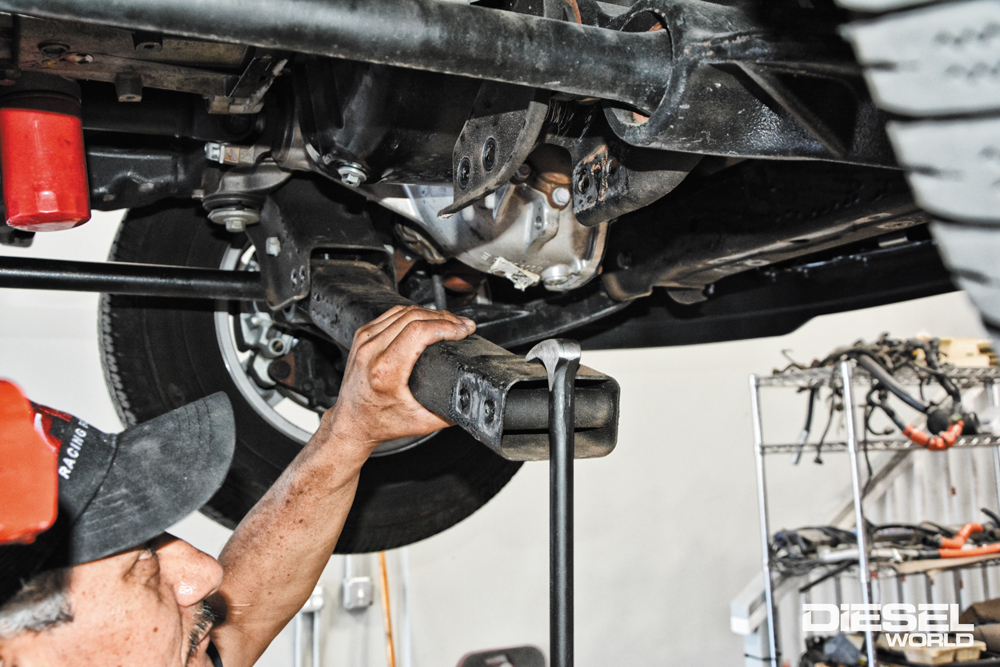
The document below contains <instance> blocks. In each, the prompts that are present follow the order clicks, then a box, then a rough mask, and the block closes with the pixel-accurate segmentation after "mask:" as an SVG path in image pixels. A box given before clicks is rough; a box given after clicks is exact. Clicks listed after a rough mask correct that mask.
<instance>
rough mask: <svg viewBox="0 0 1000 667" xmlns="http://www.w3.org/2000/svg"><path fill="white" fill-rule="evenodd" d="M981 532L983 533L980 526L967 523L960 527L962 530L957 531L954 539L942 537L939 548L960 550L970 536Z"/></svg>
mask: <svg viewBox="0 0 1000 667" xmlns="http://www.w3.org/2000/svg"><path fill="white" fill-rule="evenodd" d="M981 532H983V526H982V524H978V523H967V524H965V525H964V526H962V529H961V530H960V531H958V534H957V535H956V536H955V537H942V538H941V546H942V547H945V548H948V549H960V548H961V547H962V545H963V544H965V542H966V541H967V540H968V539H969V536H970V535H972V534H973V533H981Z"/></svg>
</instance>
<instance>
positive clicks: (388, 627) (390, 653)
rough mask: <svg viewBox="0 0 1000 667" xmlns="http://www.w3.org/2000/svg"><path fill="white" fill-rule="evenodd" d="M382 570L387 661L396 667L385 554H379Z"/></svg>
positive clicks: (382, 552)
mask: <svg viewBox="0 0 1000 667" xmlns="http://www.w3.org/2000/svg"><path fill="white" fill-rule="evenodd" d="M378 563H379V568H380V569H381V570H382V624H383V625H384V626H385V659H386V664H387V665H388V666H389V667H396V650H395V649H394V648H393V646H392V613H391V612H390V611H389V572H388V570H387V569H386V567H385V552H384V551H380V552H378Z"/></svg>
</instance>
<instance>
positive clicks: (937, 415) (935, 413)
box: [776, 334, 977, 463]
mask: <svg viewBox="0 0 1000 667" xmlns="http://www.w3.org/2000/svg"><path fill="white" fill-rule="evenodd" d="M939 350H940V340H939V339H937V338H933V339H930V340H921V339H915V338H909V339H895V338H890V337H889V336H888V335H887V334H883V335H882V336H880V337H879V338H878V339H877V340H876V341H874V342H873V343H865V342H864V341H858V342H856V343H854V344H853V345H850V346H848V347H844V348H839V349H837V350H835V351H834V352H833V353H831V354H830V355H828V356H827V357H826V358H824V359H819V360H816V361H814V362H813V363H812V365H811V366H809V367H807V366H803V365H802V364H799V363H796V362H795V361H792V363H790V364H789V365H788V366H787V367H785V368H784V369H781V370H779V371H776V373H779V374H780V373H788V372H795V371H800V370H805V369H807V368H823V367H831V366H834V365H836V364H837V363H839V362H841V361H843V360H845V359H854V360H855V361H856V362H857V364H858V366H859V367H860V368H862V369H864V370H865V371H866V372H867V373H868V375H869V376H871V378H872V386H871V389H870V390H869V391H868V394H867V396H866V397H865V420H864V423H865V438H866V439H867V436H868V435H869V434H871V435H876V436H886V435H889V434H891V433H892V432H893V430H892V429H883V430H875V429H874V428H873V427H872V424H871V419H872V416H873V414H874V413H875V412H876V411H879V412H882V413H883V414H885V416H886V417H888V418H889V420H890V421H891V422H892V423H893V424H894V425H895V426H896V428H898V429H899V431H900V433H902V435H903V436H904V437H906V438H908V439H909V440H910V441H912V442H914V443H916V444H917V445H920V446H921V447H926V448H927V449H931V450H944V449H948V448H949V447H951V446H952V445H954V444H955V442H956V441H957V440H958V437H959V436H960V435H963V434H966V435H968V434H973V433H976V431H977V423H976V418H975V415H973V414H963V413H962V412H961V408H962V394H961V392H960V391H959V389H958V387H957V386H956V385H955V383H954V381H952V380H951V378H949V377H948V375H947V373H946V371H945V369H944V368H943V366H942V364H941V361H940V353H939ZM904 369H907V370H909V371H912V372H913V373H914V374H915V375H916V376H917V377H918V378H919V384H918V387H919V395H918V396H914V395H913V394H911V393H910V392H909V391H908V390H907V389H906V387H904V386H903V384H902V383H901V382H900V381H899V380H898V379H897V375H898V374H899V373H900V371H902V370H904ZM928 385H938V386H940V387H941V388H942V389H943V390H944V392H945V396H944V398H942V399H941V400H940V401H937V402H934V401H930V400H928V399H927V398H926V397H925V395H924V393H925V392H924V390H925V387H926V386H928ZM808 391H809V398H808V406H807V410H806V421H805V426H804V427H803V430H802V433H801V434H800V436H799V440H798V443H797V444H798V445H799V448H798V450H797V451H796V454H795V456H794V457H793V462H795V463H798V461H799V457H800V455H801V450H802V449H803V448H804V447H805V444H806V443H807V442H808V439H809V435H810V432H811V430H812V423H813V414H814V407H815V403H816V401H817V399H818V397H819V386H813V387H809V388H808ZM890 394H891V395H894V396H895V397H896V398H898V399H899V400H900V401H902V402H903V403H904V404H906V405H907V406H909V407H911V408H913V409H914V410H916V411H917V412H920V413H921V414H923V415H926V419H927V426H926V428H920V427H918V426H915V425H914V424H912V423H907V422H904V421H903V420H902V419H901V418H900V417H899V415H898V414H897V413H896V411H895V410H893V409H892V408H891V407H890V406H889V405H888V403H887V401H888V398H889V395H890ZM829 401H830V408H829V416H828V419H827V424H826V427H825V428H824V430H823V435H822V436H821V437H820V440H819V442H818V443H817V445H816V462H817V463H822V459H821V458H820V452H821V450H822V447H823V443H824V442H825V441H826V436H827V434H828V432H829V430H830V425H831V423H832V422H833V417H834V413H835V412H836V411H837V410H838V409H839V410H842V409H843V389H842V388H840V387H838V386H836V385H834V386H833V391H832V393H831V395H830V399H829Z"/></svg>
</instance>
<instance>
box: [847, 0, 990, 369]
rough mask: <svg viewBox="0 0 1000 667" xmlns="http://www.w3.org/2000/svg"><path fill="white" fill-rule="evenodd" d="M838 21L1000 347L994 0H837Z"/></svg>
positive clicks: (918, 193)
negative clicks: (850, 15)
mask: <svg viewBox="0 0 1000 667" xmlns="http://www.w3.org/2000/svg"><path fill="white" fill-rule="evenodd" d="M838 2H839V4H840V5H841V6H843V7H845V8H846V9H852V10H856V11H862V12H872V13H874V12H885V13H883V14H879V15H874V16H871V17H867V18H864V19H863V20H859V21H856V22H854V23H852V24H850V25H848V26H847V27H846V28H845V29H844V31H843V32H844V35H845V37H847V39H848V41H850V42H851V44H852V45H853V47H854V50H855V53H856V54H857V56H858V60H859V61H860V62H861V64H862V65H864V66H865V68H866V69H865V78H866V79H867V81H868V86H869V88H870V90H871V92H872V96H873V98H874V99H875V102H876V103H877V104H878V105H879V106H880V107H881V108H883V109H885V110H886V111H889V112H891V113H893V114H896V115H898V116H902V117H903V119H901V120H895V121H892V122H890V123H889V126H888V131H889V137H890V139H891V140H892V144H893V147H894V149H895V151H896V157H897V159H898V160H899V163H900V165H901V166H903V167H905V168H906V170H907V177H908V179H909V182H910V186H911V188H912V189H913V192H914V196H915V197H916V200H917V202H918V203H919V204H920V205H921V206H922V207H923V208H924V209H926V210H927V211H929V212H931V213H933V214H935V215H936V216H937V217H938V218H939V221H938V222H936V223H934V224H932V225H931V232H932V233H933V235H934V238H935V240H936V242H937V245H938V248H939V250H940V251H941V255H942V259H943V260H944V262H945V265H946V266H947V267H948V268H949V269H950V270H951V272H952V274H953V276H954V278H955V282H956V283H957V284H958V285H959V286H960V287H961V288H963V289H964V290H965V291H966V292H967V293H968V294H969V297H970V298H971V299H972V301H973V303H974V304H975V305H976V307H977V308H978V309H979V311H980V313H981V314H982V317H983V323H984V324H985V326H986V328H987V330H988V331H989V332H990V335H991V337H992V338H993V341H994V346H995V348H996V349H1000V197H998V194H1000V70H998V67H1000V66H998V64H997V63H998V62H1000V3H998V2H996V1H995V0H963V1H953V2H943V3H936V4H931V5H927V2H928V0H838Z"/></svg>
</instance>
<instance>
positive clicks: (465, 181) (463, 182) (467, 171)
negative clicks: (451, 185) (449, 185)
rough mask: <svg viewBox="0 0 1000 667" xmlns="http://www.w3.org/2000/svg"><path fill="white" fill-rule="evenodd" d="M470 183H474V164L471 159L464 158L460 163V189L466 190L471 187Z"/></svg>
mask: <svg viewBox="0 0 1000 667" xmlns="http://www.w3.org/2000/svg"><path fill="white" fill-rule="evenodd" d="M470 181H472V162H471V161H470V160H469V158H467V157H464V158H462V161H461V162H459V163H458V187H460V188H462V189H463V190H464V189H465V188H467V187H469V182H470Z"/></svg>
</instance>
